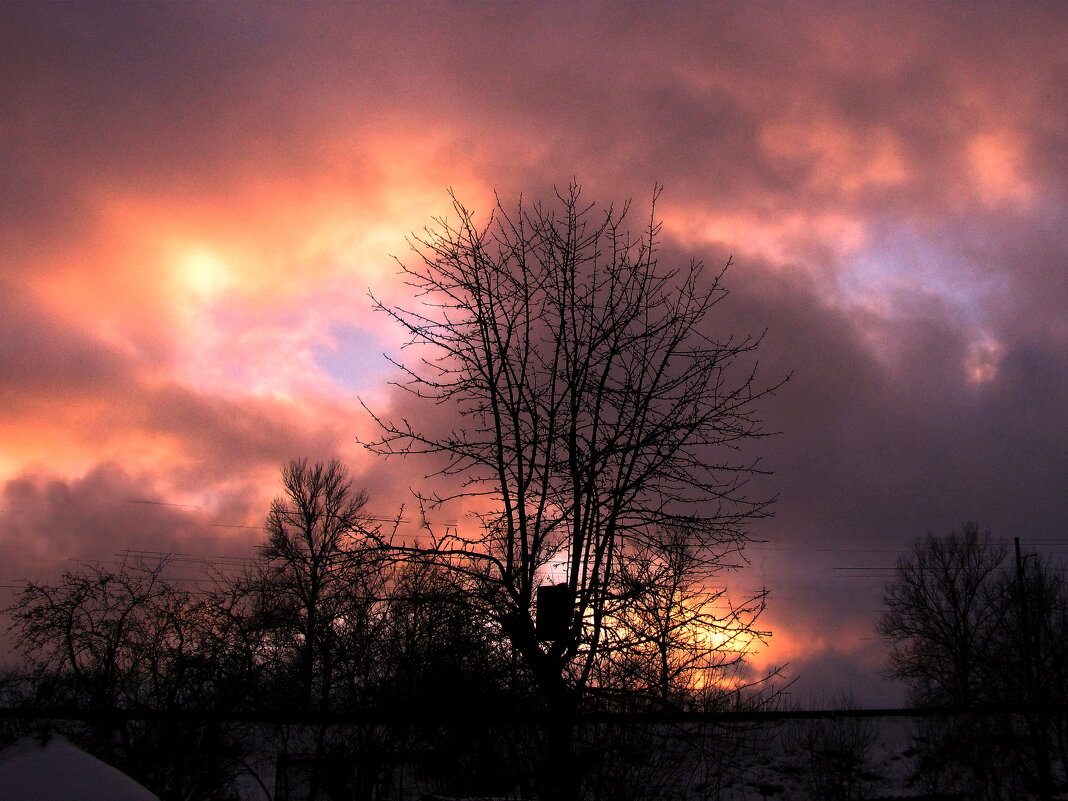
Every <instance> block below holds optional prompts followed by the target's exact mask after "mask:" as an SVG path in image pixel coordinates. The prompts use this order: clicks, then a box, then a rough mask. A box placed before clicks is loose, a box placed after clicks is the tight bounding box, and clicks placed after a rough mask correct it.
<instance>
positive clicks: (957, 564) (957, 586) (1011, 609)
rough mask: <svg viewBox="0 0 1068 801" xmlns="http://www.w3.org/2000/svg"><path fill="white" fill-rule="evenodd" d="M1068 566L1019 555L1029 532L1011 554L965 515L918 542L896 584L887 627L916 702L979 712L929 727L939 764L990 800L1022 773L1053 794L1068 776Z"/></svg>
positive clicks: (1022, 779) (883, 629)
mask: <svg viewBox="0 0 1068 801" xmlns="http://www.w3.org/2000/svg"><path fill="white" fill-rule="evenodd" d="M1060 572H1061V571H1059V570H1057V569H1055V568H1054V567H1053V566H1051V565H1050V564H1049V563H1048V562H1046V561H1045V560H1043V559H1041V558H1040V557H1038V556H1037V555H1035V554H1031V555H1028V556H1026V557H1025V556H1023V555H1021V553H1020V551H1019V541H1017V552H1016V559H1015V564H1013V562H1012V560H1010V558H1009V549H1008V548H1007V547H1006V546H1005V545H1004V544H1000V543H996V542H994V541H993V540H992V539H991V537H990V534H989V533H988V532H987V533H981V532H980V529H979V526H978V525H977V524H975V523H966V524H965V525H964V526H963V528H962V530H961V531H960V532H959V533H953V534H950V535H948V536H945V537H934V536H928V537H927V538H926V539H924V540H922V541H921V542H919V543H917V544H916V546H915V547H914V548H913V550H912V553H910V554H909V555H907V556H905V557H903V558H902V559H900V560H899V561H898V566H897V575H896V578H895V580H894V582H893V583H891V584H890V585H889V586H888V587H887V590H886V604H887V610H886V612H885V613H884V614H883V616H882V618H881V619H880V621H879V625H878V628H879V632H880V633H881V634H882V635H883V636H885V637H887V638H888V639H889V640H890V641H891V643H892V650H891V653H890V673H891V675H893V676H895V677H897V678H901V679H904V680H906V681H907V682H908V684H909V687H910V690H911V693H912V697H913V701H914V702H915V703H918V704H921V705H929V706H955V707H963V708H965V709H972V710H975V712H976V714H975V715H974V716H969V717H968V718H967V719H966V721H965V722H964V723H963V725H962V724H961V723H960V722H946V721H940V722H938V723H937V724H932V725H929V726H927V727H926V729H925V730H924V731H923V732H922V733H921V734H922V736H923V737H924V738H925V740H926V741H927V743H928V747H929V748H931V749H935V750H938V751H939V752H940V753H939V755H938V756H937V757H936V758H935V759H934V760H933V762H932V764H934V765H936V766H937V767H938V769H939V771H941V770H942V769H943V768H944V767H945V765H946V764H947V763H956V764H957V765H959V766H960V767H961V768H962V769H963V775H964V777H965V781H966V782H972V783H973V786H972V787H971V788H970V789H971V791H972V792H974V793H976V794H980V795H981V796H982V797H984V798H991V799H995V798H1000V797H1003V794H1004V793H1009V794H1018V791H1017V790H1013V789H1011V788H1010V789H1005V788H1006V787H1007V786H1008V785H1007V784H1006V783H1007V782H1013V781H1015V782H1018V784H1019V786H1020V787H1022V788H1028V787H1029V788H1030V791H1031V792H1033V793H1034V794H1035V795H1036V796H1037V797H1039V798H1043V799H1047V798H1051V797H1052V793H1053V788H1054V785H1055V784H1056V783H1057V782H1061V781H1064V778H1065V777H1064V773H1065V768H1066V767H1068V753H1066V751H1065V747H1064V745H1065V743H1066V742H1068V736H1066V733H1068V728H1066V716H1065V714H1064V708H1065V701H1066V700H1068V695H1066V693H1065V690H1066V685H1065V680H1064V677H1065V670H1064V664H1065V662H1066V661H1068V650H1066V645H1065V643H1066V641H1068V591H1066V588H1065V585H1064V580H1063V578H1062V577H1061V575H1060ZM959 772H960V771H958V773H959ZM1058 773H1059V775H1057V774H1058ZM1022 791H1023V790H1020V791H1019V792H1022Z"/></svg>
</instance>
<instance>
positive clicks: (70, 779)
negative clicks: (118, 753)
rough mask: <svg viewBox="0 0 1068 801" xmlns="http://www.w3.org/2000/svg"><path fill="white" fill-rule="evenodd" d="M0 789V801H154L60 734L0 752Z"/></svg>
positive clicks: (156, 800)
mask: <svg viewBox="0 0 1068 801" xmlns="http://www.w3.org/2000/svg"><path fill="white" fill-rule="evenodd" d="M0 788H2V791H0V795H2V797H3V801H159V798H158V797H157V796H155V795H154V794H153V793H150V792H149V791H148V790H146V789H145V788H144V787H142V786H141V785H140V784H138V783H137V782H135V781H134V780H133V779H131V778H130V777H129V776H127V775H126V774H125V773H123V772H122V771H120V770H117V769H116V768H113V767H112V766H111V765H108V764H107V763H105V762H101V761H100V760H99V759H97V758H96V757H94V756H90V755H89V754H87V753H85V752H84V751H82V750H81V749H80V748H78V747H77V746H76V745H74V744H73V743H72V742H70V740H68V739H66V738H65V737H63V736H62V735H60V734H50V735H45V736H44V737H41V736H37V737H23V738H22V739H21V740H19V741H17V742H16V743H14V744H13V745H11V746H10V747H9V748H6V749H4V750H3V751H0Z"/></svg>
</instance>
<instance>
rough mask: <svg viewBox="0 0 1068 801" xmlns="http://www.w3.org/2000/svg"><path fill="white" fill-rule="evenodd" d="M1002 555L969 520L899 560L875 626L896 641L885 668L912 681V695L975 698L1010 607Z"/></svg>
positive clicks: (923, 699)
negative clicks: (888, 666)
mask: <svg viewBox="0 0 1068 801" xmlns="http://www.w3.org/2000/svg"><path fill="white" fill-rule="evenodd" d="M1007 555H1008V549H1007V548H1005V546H1004V545H1001V544H998V543H994V542H992V541H991V540H990V535H989V533H987V534H982V533H981V532H980V530H979V526H978V525H977V524H975V523H966V524H965V525H964V527H963V529H962V531H961V533H960V534H953V535H950V536H947V537H935V536H933V535H931V536H928V537H927V538H926V539H924V540H922V541H921V542H919V543H917V544H916V546H915V547H914V548H913V549H912V552H911V553H910V554H909V555H907V556H905V557H902V558H901V559H899V560H898V564H897V571H896V576H895V579H894V581H893V583H892V584H890V585H889V586H888V587H887V589H886V597H885V603H886V606H887V609H886V612H885V613H884V614H883V616H882V618H881V619H880V621H879V626H878V628H879V633H880V634H881V635H882V636H884V637H887V638H888V639H889V640H890V642H891V643H892V644H893V645H892V650H891V652H890V672H891V673H892V675H894V676H895V677H897V678H901V679H905V680H906V681H907V682H908V683H909V687H910V689H911V692H912V694H913V699H914V701H915V702H917V703H919V704H923V705H931V706H939V705H943V706H971V705H973V704H975V703H978V702H979V701H980V697H979V690H980V688H981V687H982V686H983V685H984V684H985V683H986V681H987V679H988V678H989V677H988V676H987V672H988V671H989V669H990V667H991V666H990V665H989V655H990V650H991V645H992V643H993V641H994V638H995V636H996V635H997V632H998V630H999V629H1000V627H1001V623H1002V621H1003V620H1004V618H1005V616H1006V614H1008V611H1009V604H1008V598H1007V597H1006V595H1005V590H1006V584H1005V582H1004V581H1003V580H1002V577H1003V573H1004V570H1005V569H1006V567H1007V565H1006V557H1007Z"/></svg>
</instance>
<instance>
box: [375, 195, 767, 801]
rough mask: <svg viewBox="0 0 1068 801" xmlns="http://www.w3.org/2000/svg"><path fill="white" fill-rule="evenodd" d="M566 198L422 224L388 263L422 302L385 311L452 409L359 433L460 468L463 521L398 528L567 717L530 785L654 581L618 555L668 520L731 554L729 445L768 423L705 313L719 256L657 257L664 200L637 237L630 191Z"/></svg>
mask: <svg viewBox="0 0 1068 801" xmlns="http://www.w3.org/2000/svg"><path fill="white" fill-rule="evenodd" d="M658 192H659V190H658V191H657V193H656V194H658ZM557 200H558V204H553V205H552V206H551V207H550V206H545V205H542V204H540V203H536V204H534V205H528V204H525V203H524V202H523V201H520V202H519V204H518V206H517V208H516V209H515V211H514V212H511V213H510V212H508V211H506V210H505V208H504V207H503V205H502V204H501V203H500V201H498V204H497V207H496V209H495V211H494V214H493V215H491V217H490V219H489V220H488V221H486V222H485V223H483V224H479V223H477V222H476V220H475V217H474V215H473V214H472V212H471V211H469V210H468V209H467V208H466V207H464V206H463V205H462V204H461V203H460V202H459V201H458V200H457V199H456V198H455V197H454V198H453V211H454V213H455V215H456V219H455V220H453V221H449V220H447V219H437V220H435V223H434V225H433V226H432V227H429V228H427V229H426V230H425V231H424V233H423V234H422V235H420V236H417V237H415V239H414V241H413V249H414V251H415V253H416V260H415V262H414V263H412V264H405V263H403V262H401V263H400V266H401V270H402V274H403V276H404V277H405V279H406V280H407V282H408V284H409V285H410V287H411V288H412V290H413V292H414V294H415V296H416V297H418V298H419V299H420V301H421V303H420V305H418V306H415V307H412V308H401V307H390V306H386V305H385V304H383V303H379V302H376V308H377V309H378V310H380V311H382V312H384V313H385V314H387V315H388V316H389V317H390V318H392V319H393V320H394V321H396V322H397V323H399V324H400V325H401V326H402V327H403V328H404V329H406V330H407V332H408V333H409V334H410V337H411V341H410V344H411V345H412V346H413V347H415V348H416V349H417V352H418V354H419V356H418V358H417V359H416V360H414V361H413V362H412V363H411V364H409V365H403V364H401V365H399V366H400V367H401V368H402V369H403V370H404V372H405V375H406V380H405V381H404V382H403V383H402V386H403V387H405V388H406V389H407V390H409V391H410V392H411V393H412V394H413V395H414V396H416V397H418V398H422V399H425V400H426V401H427V402H428V403H430V404H449V405H451V407H452V408H453V409H454V410H455V411H456V412H457V414H458V420H459V422H458V423H457V424H456V425H455V426H454V427H453V428H451V430H447V431H443V432H442V431H436V430H434V429H433V428H432V427H431V426H428V425H423V424H422V423H421V422H420V421H413V420H410V419H393V418H389V417H385V416H377V415H375V420H376V421H377V422H378V423H379V425H380V427H381V432H382V433H381V436H380V438H378V439H376V440H374V441H371V442H368V443H366V445H367V446H368V447H369V448H370V449H371V450H372V451H374V452H376V453H378V454H384V455H387V456H392V455H411V454H429V455H433V456H436V457H439V458H441V459H443V462H442V464H441V467H440V469H438V470H437V474H438V475H441V476H445V477H459V478H460V480H461V482H462V486H461V488H460V489H459V490H458V491H457V493H456V496H463V497H466V498H468V499H469V500H471V502H472V503H474V504H476V505H478V506H479V508H481V509H482V510H483V511H482V512H481V514H480V517H481V520H480V525H479V526H477V527H476V529H475V530H468V529H466V528H464V527H460V528H450V529H448V530H447V531H446V532H444V533H437V534H434V535H433V537H432V541H430V542H426V541H423V542H419V543H415V542H406V543H403V544H401V543H397V542H396V541H394V542H393V543H392V544H393V545H394V546H395V547H402V548H407V549H412V550H418V551H421V552H422V553H424V554H430V555H431V556H432V557H433V558H434V559H435V560H436V561H437V562H438V563H439V564H441V565H442V566H444V567H445V568H447V569H448V570H449V571H450V572H451V574H452V575H453V576H454V578H455V579H456V581H457V583H458V585H460V586H462V588H463V589H464V590H465V592H466V597H467V601H468V603H470V604H472V605H473V606H474V607H475V608H477V609H478V610H479V612H480V613H482V614H486V615H488V616H489V617H491V618H492V619H493V620H495V621H496V622H497V624H498V625H499V626H500V627H501V629H502V630H503V632H504V634H505V635H506V637H507V638H508V640H509V641H510V642H511V644H512V645H513V647H514V648H515V649H516V651H517V652H518V654H520V655H521V658H522V660H523V662H524V664H525V665H526V667H527V668H528V669H529V671H530V672H531V674H532V675H533V677H534V680H535V681H536V683H537V685H538V686H539V688H540V690H541V692H542V694H543V696H544V698H545V699H546V701H547V703H548V708H549V710H550V712H551V718H552V719H554V720H556V721H560V725H559V729H558V731H557V732H556V735H555V736H554V737H552V738H551V740H552V742H553V743H555V744H556V745H555V746H554V747H552V748H551V750H552V752H553V753H552V754H551V759H552V760H553V761H554V762H555V769H554V771H553V774H554V775H556V776H559V777H560V780H559V782H556V783H550V784H548V785H546V786H545V787H544V788H543V792H544V793H547V794H549V795H552V796H555V797H568V796H573V795H574V792H575V788H574V784H573V779H574V774H573V771H572V770H570V768H571V765H570V763H569V760H570V750H571V749H570V742H569V737H570V734H569V732H570V723H569V721H570V720H571V716H572V714H573V712H574V711H575V709H576V708H577V704H578V702H579V699H580V698H581V696H582V693H583V691H584V690H585V689H586V688H587V687H588V686H589V685H590V682H591V680H592V677H593V673H594V669H595V666H596V664H597V661H598V657H599V655H600V654H601V650H602V646H603V644H604V643H605V642H606V638H607V631H608V629H609V628H610V627H611V625H612V624H613V620H612V618H613V614H614V611H613V610H615V609H616V608H617V607H618V602H619V601H620V600H621V599H624V598H626V599H632V600H634V601H637V600H638V599H640V598H641V597H642V596H643V595H644V594H645V593H646V591H647V589H646V588H644V587H643V586H641V585H640V584H639V583H636V582H635V580H634V578H635V573H634V571H633V570H632V569H630V567H629V566H630V565H631V564H632V562H633V561H634V560H635V559H638V558H643V557H641V556H640V555H641V554H647V553H649V552H650V551H653V552H655V551H657V550H659V549H663V548H664V546H665V539H664V532H666V531H671V532H676V533H677V534H673V537H675V536H677V537H681V538H683V539H684V540H685V541H686V542H687V543H688V544H689V546H690V547H692V551H693V553H694V554H695V557H696V560H695V564H699V565H700V566H701V567H702V568H703V569H704V570H705V572H706V573H707V572H708V571H710V570H711V571H714V570H715V569H717V568H722V567H723V566H724V565H725V564H726V562H727V561H728V559H727V557H728V555H729V554H731V553H734V552H736V551H737V550H738V549H739V548H740V546H741V545H742V543H743V542H744V541H745V539H746V524H747V523H748V522H749V521H751V520H753V519H754V518H758V517H761V516H763V515H765V514H766V513H767V507H768V499H767V498H763V497H753V496H752V495H750V494H748V492H747V489H746V483H747V479H748V478H749V477H750V476H751V475H752V474H753V473H755V472H758V468H757V463H756V461H755V460H753V459H752V458H751V457H746V456H743V455H742V454H741V452H740V449H741V448H742V446H744V445H745V444H746V443H747V442H748V441H749V440H751V439H754V438H756V437H760V436H762V435H763V431H762V428H761V425H760V422H759V420H758V419H757V417H756V411H755V410H756V406H757V402H758V401H759V400H760V399H761V398H762V397H763V396H764V395H765V394H767V393H768V392H770V391H771V390H772V389H773V388H771V387H768V388H762V387H760V386H758V385H757V383H756V380H755V377H754V373H753V372H752V369H753V368H752V366H751V365H748V364H746V362H747V361H748V360H749V359H748V357H750V356H752V354H753V352H754V351H755V350H756V348H757V346H758V345H759V341H760V339H759V337H750V336H746V337H735V336H727V337H724V338H718V339H717V338H716V337H715V336H714V335H713V332H712V331H711V330H710V325H711V324H712V323H713V322H714V320H713V319H712V318H713V315H714V310H715V307H716V305H717V304H718V303H719V302H721V301H722V300H723V298H724V297H725V296H726V290H725V289H724V288H723V286H722V284H721V278H722V272H719V273H714V274H711V275H709V274H707V273H706V272H705V271H703V269H702V266H701V264H700V263H699V262H696V261H691V262H690V263H689V265H687V266H683V267H679V268H670V269H665V268H662V267H660V266H659V264H658V262H657V246H658V237H659V232H660V225H659V223H658V222H656V220H655V217H651V218H650V222H649V223H648V225H647V226H646V227H645V230H644V232H643V233H642V234H641V235H640V236H637V237H633V236H632V235H631V234H630V233H629V232H628V231H627V230H626V228H625V220H626V217H627V211H628V208H627V206H624V207H623V208H622V209H621V210H616V209H614V208H613V207H611V206H609V207H607V208H599V207H597V206H596V205H595V204H592V203H586V202H585V201H583V200H582V199H581V197H580V191H579V188H578V187H577V186H571V187H570V188H569V189H568V190H567V191H566V192H563V193H559V194H558V195H557ZM654 206H655V195H654ZM372 414H373V413H372ZM456 496H448V495H446V496H435V497H431V498H424V499H423V500H424V501H425V502H426V503H428V504H429V505H430V506H433V505H435V504H440V503H442V502H445V501H447V500H450V499H451V498H453V497H456ZM472 499H475V500H472ZM672 541H673V542H674V540H672ZM553 581H555V582H557V583H558V584H562V585H564V586H565V587H566V614H565V615H564V618H565V620H564V622H563V624H562V626H560V630H559V631H557V632H555V633H553V634H552V636H551V638H550V637H548V636H546V635H545V632H544V631H543V632H542V636H539V631H538V627H537V625H536V616H535V615H536V613H535V601H536V597H537V591H538V588H539V586H540V585H542V584H544V583H548V582H553Z"/></svg>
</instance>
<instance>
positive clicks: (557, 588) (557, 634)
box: [535, 584, 575, 642]
mask: <svg viewBox="0 0 1068 801" xmlns="http://www.w3.org/2000/svg"><path fill="white" fill-rule="evenodd" d="M536 612H537V617H536V619H535V626H536V628H537V630H538V639H539V640H541V641H542V642H549V641H552V640H562V639H564V638H565V637H567V636H568V632H569V631H570V630H571V617H572V615H574V613H575V601H574V598H573V597H572V595H571V590H570V589H569V588H568V586H567V585H566V584H546V585H544V586H542V587H538V604H537V609H536Z"/></svg>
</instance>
